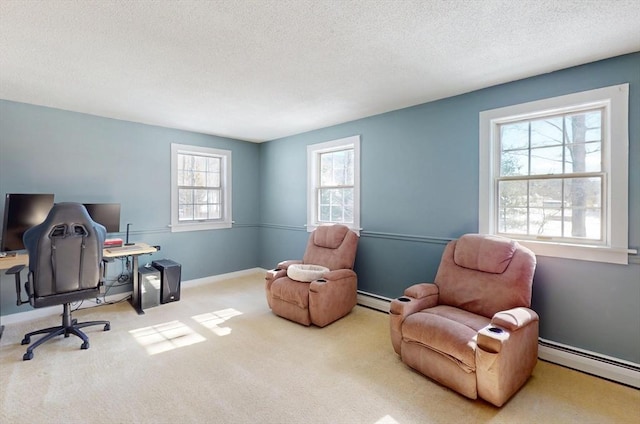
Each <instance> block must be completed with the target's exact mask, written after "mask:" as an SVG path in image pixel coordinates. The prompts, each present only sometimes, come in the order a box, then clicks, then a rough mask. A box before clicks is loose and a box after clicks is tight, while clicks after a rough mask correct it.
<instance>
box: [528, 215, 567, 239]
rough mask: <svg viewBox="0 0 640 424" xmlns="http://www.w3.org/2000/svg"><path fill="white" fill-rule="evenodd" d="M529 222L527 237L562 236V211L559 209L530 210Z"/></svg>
mask: <svg viewBox="0 0 640 424" xmlns="http://www.w3.org/2000/svg"><path fill="white" fill-rule="evenodd" d="M529 220H530V225H529V228H530V230H529V235H534V236H536V235H537V236H546V237H560V236H561V235H562V210H561V209H560V208H546V209H545V208H531V209H530V210H529Z"/></svg>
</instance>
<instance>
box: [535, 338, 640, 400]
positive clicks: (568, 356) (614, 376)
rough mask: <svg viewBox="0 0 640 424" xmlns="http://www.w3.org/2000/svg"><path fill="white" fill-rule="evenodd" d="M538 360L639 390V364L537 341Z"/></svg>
mask: <svg viewBox="0 0 640 424" xmlns="http://www.w3.org/2000/svg"><path fill="white" fill-rule="evenodd" d="M538 358H540V359H542V360H543V361H548V362H552V363H554V364H558V365H563V366H565V367H568V368H571V369H574V370H577V371H582V372H585V373H587V374H591V375H595V376H598V377H602V378H606V379H607V380H612V381H617V382H619V383H622V384H626V385H628V386H632V387H636V388H640V364H636V363H634V362H630V361H625V360H623V359H618V358H614V357H612V356H607V355H602V354H600V353H596V352H591V351H588V350H584V349H580V348H576V347H572V346H568V345H564V344H562V343H557V342H553V341H550V340H546V339H542V338H540V339H539V345H538Z"/></svg>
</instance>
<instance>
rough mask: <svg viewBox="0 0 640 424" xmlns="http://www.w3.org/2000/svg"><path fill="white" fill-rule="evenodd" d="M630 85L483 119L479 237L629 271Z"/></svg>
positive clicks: (494, 113)
mask: <svg viewBox="0 0 640 424" xmlns="http://www.w3.org/2000/svg"><path fill="white" fill-rule="evenodd" d="M628 92H629V86H628V84H623V85H619V86H614V87H607V88H602V89H597V90H591V91H586V92H581V93H576V94H570V95H566V96H561V97H555V98H552V99H545V100H541V101H536V102H531V103H526V104H522V105H516V106H510V107H505V108H501V109H494V110H489V111H484V112H481V113H480V213H479V224H480V232H483V233H490V234H497V235H504V236H507V237H510V238H513V239H516V240H519V241H520V242H522V244H524V245H526V246H528V247H529V248H531V249H532V250H533V251H534V252H535V253H536V254H539V255H543V256H556V257H563V258H571V259H584V260H593V261H602V262H612V263H627V261H628V252H629V250H628V247H627V242H628V233H627V231H628V229H627V226H628V208H627V205H628V199H627V198H628V150H629V146H628V144H629V140H628Z"/></svg>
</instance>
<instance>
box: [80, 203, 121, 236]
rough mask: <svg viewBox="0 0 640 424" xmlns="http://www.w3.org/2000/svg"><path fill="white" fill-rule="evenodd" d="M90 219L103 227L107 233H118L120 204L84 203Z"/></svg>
mask: <svg viewBox="0 0 640 424" xmlns="http://www.w3.org/2000/svg"><path fill="white" fill-rule="evenodd" d="M84 207H85V208H87V212H89V216H91V219H93V220H94V221H96V222H97V223H98V224H102V225H104V227H105V228H106V229H107V233H118V232H120V203H85V204H84Z"/></svg>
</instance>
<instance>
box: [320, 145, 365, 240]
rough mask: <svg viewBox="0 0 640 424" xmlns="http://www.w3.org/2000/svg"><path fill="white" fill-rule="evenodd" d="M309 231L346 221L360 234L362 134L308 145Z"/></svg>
mask: <svg viewBox="0 0 640 424" xmlns="http://www.w3.org/2000/svg"><path fill="white" fill-rule="evenodd" d="M307 172H308V187H307V230H308V231H313V230H314V229H315V228H316V227H317V226H319V225H323V224H337V223H339V224H344V225H347V226H348V227H349V228H351V229H352V230H354V231H355V232H356V233H358V234H359V233H360V136H352V137H347V138H342V139H339V140H334V141H329V142H326V143H319V144H313V145H310V146H307Z"/></svg>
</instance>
